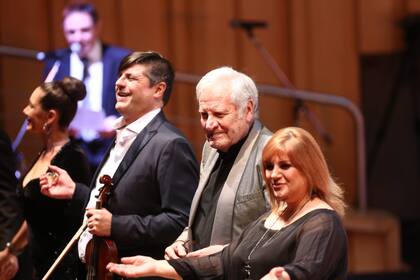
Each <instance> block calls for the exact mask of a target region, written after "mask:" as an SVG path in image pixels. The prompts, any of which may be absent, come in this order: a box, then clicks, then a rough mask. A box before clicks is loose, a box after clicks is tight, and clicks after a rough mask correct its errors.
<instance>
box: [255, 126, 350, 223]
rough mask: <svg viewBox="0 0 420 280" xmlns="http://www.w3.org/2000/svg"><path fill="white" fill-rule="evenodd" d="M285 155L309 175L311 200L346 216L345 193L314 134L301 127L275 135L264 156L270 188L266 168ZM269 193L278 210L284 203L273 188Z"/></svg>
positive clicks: (267, 182) (273, 205)
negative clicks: (275, 158)
mask: <svg viewBox="0 0 420 280" xmlns="http://www.w3.org/2000/svg"><path fill="white" fill-rule="evenodd" d="M282 153H285V154H287V156H288V157H289V160H290V162H291V164H292V165H293V166H295V167H296V168H297V169H298V170H299V171H300V172H302V174H303V175H304V176H305V178H306V180H307V182H308V186H309V188H308V192H309V195H310V196H311V198H314V197H318V198H319V199H321V200H323V201H325V202H326V203H328V205H330V206H331V207H332V208H333V209H334V210H335V211H336V212H337V213H338V214H339V215H340V216H344V212H345V207H346V204H345V202H344V201H343V190H342V189H341V188H340V186H339V185H338V184H337V183H336V182H335V181H334V179H333V178H332V177H331V174H330V171H329V169H328V166H327V162H326V160H325V158H324V155H323V153H322V151H321V148H320V147H319V145H318V143H317V142H316V141H315V139H314V138H313V137H312V135H311V134H310V133H309V132H307V131H306V130H304V129H302V128H298V127H287V128H283V129H280V130H278V131H277V132H276V133H274V134H273V136H272V137H271V139H270V140H269V141H268V142H267V144H266V146H265V147H264V150H263V154H262V165H263V170H262V171H263V177H264V180H265V182H266V184H267V186H268V185H269V181H268V180H267V178H266V176H265V171H266V167H267V166H268V165H270V164H271V161H272V158H273V157H274V156H275V155H279V154H282ZM268 192H269V195H270V201H271V205H272V208H273V210H276V209H278V208H279V207H280V203H279V202H278V201H277V200H276V199H275V198H274V194H273V191H272V189H271V188H268Z"/></svg>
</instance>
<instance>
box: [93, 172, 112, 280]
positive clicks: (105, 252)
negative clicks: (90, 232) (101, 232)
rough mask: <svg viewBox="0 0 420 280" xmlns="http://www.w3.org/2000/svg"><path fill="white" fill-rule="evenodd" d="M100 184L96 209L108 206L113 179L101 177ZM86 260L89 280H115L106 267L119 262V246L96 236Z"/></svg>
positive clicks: (105, 176) (106, 176)
mask: <svg viewBox="0 0 420 280" xmlns="http://www.w3.org/2000/svg"><path fill="white" fill-rule="evenodd" d="M99 182H100V183H101V184H103V186H102V187H101V188H100V189H99V194H98V195H97V196H96V198H97V200H96V206H95V208H96V209H101V208H102V207H105V206H106V203H107V200H108V197H109V195H110V194H111V188H112V186H113V184H112V179H111V177H110V176H108V175H103V176H101V178H99ZM85 259H86V266H87V276H86V279H87V280H113V279H115V278H114V276H113V273H111V272H109V271H108V270H107V269H106V265H107V264H108V263H109V262H114V263H118V262H119V258H118V251H117V246H116V245H115V242H114V241H112V240H110V239H108V238H102V237H99V236H95V235H94V236H93V238H92V239H91V240H90V241H89V242H88V244H87V247H86V257H85Z"/></svg>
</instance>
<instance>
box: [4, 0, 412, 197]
mask: <svg viewBox="0 0 420 280" xmlns="http://www.w3.org/2000/svg"><path fill="white" fill-rule="evenodd" d="M68 2H69V1H66V0H21V1H10V0H0V8H1V10H0V44H2V45H9V46H15V47H21V48H28V49H37V50H48V49H53V48H57V47H63V46H65V41H64V39H63V36H62V32H61V10H62V8H63V6H64V5H65V4H66V3H68ZM93 2H94V3H95V4H96V5H97V7H98V10H99V13H100V16H101V17H102V27H103V32H102V34H103V38H104V40H105V41H107V42H110V43H114V44H118V45H122V46H125V47H128V48H131V49H133V50H157V51H159V52H161V53H163V54H164V55H165V56H167V57H168V58H169V59H170V60H171V61H172V62H173V64H174V66H175V68H176V69H177V70H178V71H183V72H190V73H195V74H204V73H205V72H207V71H209V70H210V69H212V68H215V67H217V66H221V65H231V66H233V67H235V68H237V69H239V70H241V71H244V72H245V73H247V74H249V75H250V76H251V77H253V78H254V79H255V80H256V81H257V82H261V83H270V84H273V85H279V86H281V83H280V82H279V81H278V80H277V79H276V77H275V75H274V74H273V73H272V71H271V70H270V68H269V67H268V66H267V65H266V64H265V62H264V61H263V60H262V59H261V56H260V55H259V53H258V52H257V51H256V49H255V48H254V47H253V45H252V44H251V43H250V41H249V40H248V39H247V37H246V36H245V34H244V32H243V31H242V30H234V29H232V28H231V27H230V26H229V22H230V20H231V19H233V18H243V19H256V20H265V21H267V22H268V23H269V27H268V28H267V29H261V30H256V35H257V36H258V38H259V39H260V41H261V43H262V44H263V45H264V47H265V48H266V49H267V50H268V51H269V52H270V53H271V55H272V56H273V57H274V59H275V60H276V62H277V63H278V64H279V65H280V66H281V68H282V69H283V70H284V71H285V72H286V74H287V75H288V76H289V77H290V79H291V81H292V82H293V83H294V84H295V85H296V87H297V88H299V89H305V90H312V91H318V92H325V93H329V94H334V95H340V96H344V97H346V98H348V99H350V100H351V101H353V102H355V103H356V104H359V101H360V89H359V56H360V55H361V54H365V53H383V52H393V51H397V50H398V49H400V48H401V45H402V41H401V38H400V37H401V34H400V31H399V30H398V28H397V27H396V26H395V22H396V21H397V20H398V19H400V18H402V17H403V16H405V15H406V14H407V13H409V12H414V11H418V10H419V9H420V4H419V2H420V1H418V0H340V1H336V0H264V1H260V0H200V1H196V0H172V1H171V0H155V1H148V0H95V1H93ZM41 68H42V63H40V62H36V61H31V60H27V59H22V58H16V57H8V56H0V109H1V112H0V121H1V123H2V125H4V126H5V128H6V130H7V131H8V132H9V134H10V135H11V136H12V137H14V136H15V135H16V133H17V131H18V128H19V126H20V123H21V122H22V121H23V115H22V114H21V110H22V108H23V107H24V105H25V104H26V102H27V98H28V96H29V94H30V92H31V91H32V90H33V89H34V88H35V87H36V85H37V84H38V83H39V82H40V71H41ZM293 106H294V102H293V100H286V99H283V98H274V97H268V96H262V97H261V107H260V111H261V114H260V115H261V119H262V120H263V122H264V123H265V124H266V125H267V126H268V127H269V128H270V129H272V130H273V131H274V130H277V129H278V128H281V127H283V126H287V125H293V124H294V123H295V122H296V120H294V119H293V114H292V111H293ZM307 106H308V108H309V109H310V110H311V111H312V112H313V113H314V114H315V115H316V117H317V119H318V120H319V121H320V122H321V124H322V125H323V126H324V128H325V129H326V130H327V131H329V133H330V134H331V135H332V137H333V143H332V144H331V145H326V143H324V142H323V141H322V139H319V137H318V136H317V138H318V139H319V140H320V142H321V144H322V146H323V149H324V151H325V152H326V154H327V157H328V161H329V163H330V165H331V167H332V170H333V172H334V174H335V176H336V177H338V178H339V181H340V182H341V183H342V184H343V185H344V187H345V189H346V195H347V200H348V201H349V202H350V204H355V203H356V197H357V196H356V178H357V174H356V165H355V164H356V155H355V151H356V147H355V130H354V125H353V121H352V119H351V118H350V116H349V115H348V113H346V112H344V111H343V110H341V109H337V108H331V107H327V106H323V105H317V104H307ZM165 110H166V112H167V114H168V116H169V118H170V119H171V120H172V121H173V122H175V123H176V124H177V125H178V126H179V127H180V128H181V129H182V130H183V131H184V132H185V133H186V135H187V136H188V138H189V139H190V140H191V141H192V142H193V144H194V147H195V150H196V152H197V155H198V156H200V155H199V153H200V149H201V145H202V143H203V135H202V132H201V129H200V127H199V122H198V114H197V113H196V103H195V96H194V86H193V85H185V84H179V85H177V86H176V87H175V92H174V94H173V97H172V100H171V101H170V104H169V106H168V107H167V108H166V109H165ZM297 121H298V123H299V124H300V125H302V126H304V127H306V128H308V129H309V130H311V131H312V132H314V133H315V130H314V129H313V126H312V125H311V123H310V122H309V121H308V120H307V119H306V118H304V117H302V118H300V119H299V120H297ZM39 144H40V143H38V142H37V141H33V139H32V138H31V137H30V136H26V137H25V140H24V141H23V143H22V145H21V150H22V151H23V152H24V154H25V155H26V158H27V159H28V160H30V159H31V158H33V156H34V154H35V152H36V151H38V150H39Z"/></svg>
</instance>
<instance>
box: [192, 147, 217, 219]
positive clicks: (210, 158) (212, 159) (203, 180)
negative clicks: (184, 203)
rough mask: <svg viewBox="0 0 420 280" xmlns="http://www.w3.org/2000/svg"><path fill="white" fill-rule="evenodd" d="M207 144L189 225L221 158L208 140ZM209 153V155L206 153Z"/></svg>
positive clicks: (204, 149)
mask: <svg viewBox="0 0 420 280" xmlns="http://www.w3.org/2000/svg"><path fill="white" fill-rule="evenodd" d="M205 145H206V146H205V147H204V148H203V164H202V166H201V170H200V181H199V184H198V187H197V190H196V192H195V194H194V198H193V200H192V202H191V210H190V218H189V223H190V224H189V225H188V226H189V227H191V226H192V222H193V221H194V218H195V213H196V212H197V207H198V204H199V203H200V198H201V194H202V192H203V190H204V187H205V186H206V184H207V181H208V180H209V177H210V174H211V171H212V170H213V168H214V165H215V164H216V162H217V159H218V158H219V153H218V152H217V150H216V149H213V148H211V147H210V146H208V143H207V142H206V144H205ZM206 154H207V155H206Z"/></svg>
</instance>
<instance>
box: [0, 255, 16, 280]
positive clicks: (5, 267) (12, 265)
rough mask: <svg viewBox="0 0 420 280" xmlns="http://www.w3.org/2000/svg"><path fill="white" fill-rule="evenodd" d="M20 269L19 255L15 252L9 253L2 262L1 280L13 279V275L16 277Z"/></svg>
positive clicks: (0, 268) (0, 267) (0, 269)
mask: <svg viewBox="0 0 420 280" xmlns="http://www.w3.org/2000/svg"><path fill="white" fill-rule="evenodd" d="M3 251H7V250H6V249H5V250H3ZM3 251H2V253H3ZM3 256H4V254H3ZM18 270H19V262H18V259H17V257H16V256H15V255H13V254H8V253H7V256H6V258H5V259H3V260H2V263H1V266H0V280H9V279H12V278H13V277H15V275H16V273H17V271H18Z"/></svg>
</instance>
